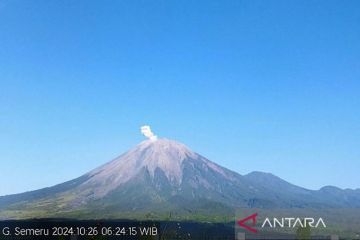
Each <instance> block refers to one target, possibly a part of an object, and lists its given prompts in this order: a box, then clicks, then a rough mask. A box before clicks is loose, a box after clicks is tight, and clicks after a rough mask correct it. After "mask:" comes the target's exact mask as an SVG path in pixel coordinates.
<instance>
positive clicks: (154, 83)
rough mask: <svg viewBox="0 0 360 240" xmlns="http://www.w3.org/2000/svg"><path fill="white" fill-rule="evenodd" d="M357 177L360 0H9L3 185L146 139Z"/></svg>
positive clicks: (319, 181)
mask: <svg viewBox="0 0 360 240" xmlns="http://www.w3.org/2000/svg"><path fill="white" fill-rule="evenodd" d="M145 123H146V124H150V125H151V126H152V128H153V130H154V131H155V133H157V134H158V135H159V136H161V137H167V138H171V139H176V140H179V141H181V142H184V143H185V144H187V145H188V146H190V147H191V148H192V149H194V150H195V151H197V152H199V153H201V154H202V155H204V156H206V157H208V158H209V159H210V160H212V161H215V162H217V163H218V164H220V165H223V166H225V167H227V168H230V169H232V170H235V171H237V172H239V173H240V174H246V173H248V172H251V171H253V170H259V171H265V172H271V173H274V174H275V175H278V176H280V177H281V178H283V179H286V180H287V181H289V182H291V183H294V184H297V185H301V186H304V187H307V188H310V189H318V188H320V187H321V186H324V185H335V186H339V187H342V188H348V187H349V188H359V187H360V174H359V169H360V147H359V146H360V1H340V0H339V1H329V0H324V1H267V0H266V1H240V0H237V1H223V0H221V1H168V0H163V1H133V0H131V1H115V0H114V1H47V0H43V1H41V0H38V1H25V0H0V162H1V169H0V173H1V174H0V195H4V194H11V193H18V192H22V191H27V190H33V189H38V188H41V187H46V186H51V185H54V184H57V183H61V182H63V181H66V180H70V179H72V178H75V177H78V176H80V175H81V174H84V173H86V172H87V171H89V170H91V169H93V168H94V167H97V166H99V165H101V164H103V163H105V162H107V161H109V160H111V159H112V158H114V157H116V156H117V155H119V154H121V153H122V152H124V151H125V150H127V149H128V148H130V147H132V146H133V145H136V144H137V143H138V142H140V141H141V140H143V137H142V136H141V135H140V130H139V127H140V126H141V125H142V124H145Z"/></svg>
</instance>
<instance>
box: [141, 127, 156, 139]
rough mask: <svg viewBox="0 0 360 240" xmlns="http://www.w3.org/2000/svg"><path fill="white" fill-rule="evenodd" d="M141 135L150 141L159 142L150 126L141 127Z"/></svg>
mask: <svg viewBox="0 0 360 240" xmlns="http://www.w3.org/2000/svg"><path fill="white" fill-rule="evenodd" d="M141 133H142V134H143V135H144V136H145V137H147V138H148V139H150V140H153V141H155V140H157V136H156V135H155V134H154V133H153V132H152V131H151V128H150V126H149V125H145V126H142V127H141Z"/></svg>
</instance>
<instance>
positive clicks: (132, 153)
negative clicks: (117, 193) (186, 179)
mask: <svg viewBox="0 0 360 240" xmlns="http://www.w3.org/2000/svg"><path fill="white" fill-rule="evenodd" d="M197 156H198V155H197V154H196V153H195V152H193V151H191V150H190V149H189V148H188V147H187V146H185V145H184V144H182V143H179V142H176V141H174V140H169V139H166V138H159V139H148V140H145V141H143V142H141V143H140V144H138V145H136V146H135V147H134V148H132V149H130V150H129V151H128V152H126V153H124V154H122V155H121V156H119V157H117V158H115V159H114V160H112V161H110V162H109V163H106V164H104V165H102V166H100V167H99V168H97V169H95V170H93V171H91V172H90V173H88V174H87V175H88V176H89V180H88V181H87V182H85V183H84V186H86V187H88V186H89V184H90V185H91V186H94V187H93V188H94V189H98V191H96V193H95V195H99V196H103V195H105V194H107V193H108V192H110V191H111V190H113V189H115V188H117V187H118V186H120V185H121V184H123V183H125V182H127V181H129V180H130V179H132V178H134V177H136V176H137V175H138V174H139V173H140V172H141V171H143V170H146V171H148V172H149V174H150V175H151V176H152V177H154V174H155V171H156V170H157V169H160V170H161V171H163V172H164V174H165V176H166V177H167V178H168V180H169V181H170V182H173V183H176V184H180V183H181V180H182V163H183V161H184V160H185V159H187V158H197ZM95 186H101V187H97V188H96V187H95Z"/></svg>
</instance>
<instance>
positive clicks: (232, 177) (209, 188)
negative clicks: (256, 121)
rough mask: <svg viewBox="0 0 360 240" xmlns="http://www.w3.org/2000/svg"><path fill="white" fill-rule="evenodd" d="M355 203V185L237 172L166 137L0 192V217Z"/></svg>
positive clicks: (359, 200) (359, 198)
mask: <svg viewBox="0 0 360 240" xmlns="http://www.w3.org/2000/svg"><path fill="white" fill-rule="evenodd" d="M359 205H360V194H359V192H358V191H355V190H352V191H350V190H341V189H340V190H338V191H333V190H332V191H327V190H326V189H321V190H319V191H311V190H307V189H304V188H301V187H297V186H295V185H292V184H290V183H288V182H286V181H284V180H282V179H280V178H278V177H276V176H274V175H272V174H268V173H261V172H253V173H250V174H247V175H245V176H242V175H240V174H238V173H235V172H233V171H230V170H228V169H226V168H223V167H221V166H219V165H217V164H215V163H213V162H211V161H209V160H208V159H206V158H205V157H203V156H201V155H200V154H197V153H195V152H193V151H191V150H190V149H189V148H188V147H186V146H185V145H183V144H181V143H178V142H175V141H172V140H168V139H157V140H147V141H144V142H142V143H140V144H139V145H137V146H135V147H134V148H133V149H131V150H129V151H128V152H126V153H124V154H123V155H121V156H119V157H118V158H115V159H114V160H112V161H110V162H109V163H106V164H104V165H103V166H100V167H99V168H96V169H94V170H93V171H91V172H89V173H87V174H85V175H83V176H81V177H80V178H77V179H74V180H72V181H69V182H66V183H63V184H59V185H56V186H54V187H51V188H45V189H41V190H38V191H33V192H27V193H23V194H16V195H11V196H4V197H0V218H28V217H34V216H35V217H56V216H72V217H81V218H99V217H133V218H136V217H143V216H144V215H146V214H150V215H151V214H155V215H157V216H158V217H161V216H165V215H166V214H168V213H169V212H173V213H176V214H179V215H181V216H185V217H186V216H188V217H189V216H208V215H221V214H225V215H227V214H231V213H232V211H233V209H234V208H236V207H260V208H276V207H319V206H327V207H342V206H346V207H349V206H353V207H357V206H359Z"/></svg>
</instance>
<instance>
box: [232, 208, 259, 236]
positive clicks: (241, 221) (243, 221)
mask: <svg viewBox="0 0 360 240" xmlns="http://www.w3.org/2000/svg"><path fill="white" fill-rule="evenodd" d="M256 217H257V213H254V214H253V215H250V216H248V217H246V218H244V219H241V220H239V221H238V222H237V223H238V224H239V226H240V227H242V228H245V229H247V230H249V231H250V232H253V233H257V230H256V229H255V228H252V227H250V226H248V225H246V224H245V222H247V221H249V220H252V224H251V225H252V226H255V225H256Z"/></svg>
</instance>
